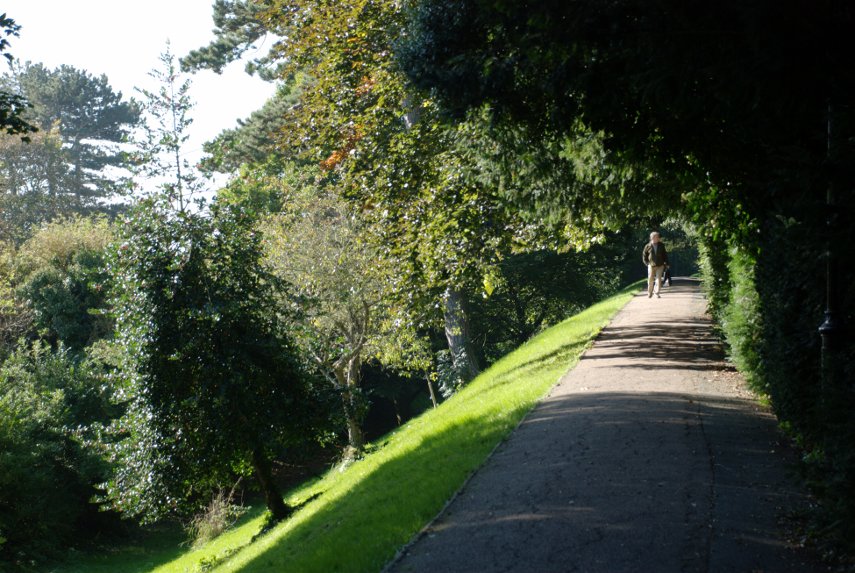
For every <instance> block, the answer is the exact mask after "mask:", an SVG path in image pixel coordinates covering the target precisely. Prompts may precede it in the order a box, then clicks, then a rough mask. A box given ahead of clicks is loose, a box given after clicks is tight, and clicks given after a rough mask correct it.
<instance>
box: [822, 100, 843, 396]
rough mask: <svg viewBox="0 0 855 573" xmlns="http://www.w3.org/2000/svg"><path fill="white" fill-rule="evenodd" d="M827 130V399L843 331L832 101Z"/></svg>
mask: <svg viewBox="0 0 855 573" xmlns="http://www.w3.org/2000/svg"><path fill="white" fill-rule="evenodd" d="M827 121H828V132H827V144H828V149H827V152H826V153H827V155H826V159H827V163H828V171H827V172H828V182H827V188H826V195H825V207H826V214H825V226H826V229H825V281H826V293H825V320H824V321H823V323H822V324H821V325H820V326H819V334H820V336H822V362H821V368H822V389H821V395H822V396H823V398H827V397H828V396H829V393H831V392H834V389H835V385H836V384H837V383H838V381H837V380H836V378H837V372H836V371H837V352H838V342H839V340H838V339H839V336H840V330H841V326H842V325H841V324H840V320H839V318H838V316H837V284H836V280H837V269H836V263H837V260H836V257H835V244H834V235H835V232H834V230H835V224H836V222H837V221H836V219H837V209H836V204H835V196H834V191H835V189H834V187H835V179H836V177H837V169H838V168H839V166H838V165H837V162H838V157H837V144H836V136H837V134H836V133H835V129H836V128H837V126H836V125H835V122H834V107H833V105H832V103H831V102H829V103H828V118H827Z"/></svg>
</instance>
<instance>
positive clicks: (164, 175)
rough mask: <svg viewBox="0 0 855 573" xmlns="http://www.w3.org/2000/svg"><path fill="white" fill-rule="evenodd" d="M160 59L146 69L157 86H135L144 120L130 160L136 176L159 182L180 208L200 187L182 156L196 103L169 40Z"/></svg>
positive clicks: (186, 203)
mask: <svg viewBox="0 0 855 573" xmlns="http://www.w3.org/2000/svg"><path fill="white" fill-rule="evenodd" d="M159 60H160V67H159V68H155V69H154V70H152V71H151V72H149V76H151V77H152V78H153V79H154V81H155V82H156V83H157V90H156V91H151V90H147V89H138V91H139V92H140V95H142V96H143V101H142V103H141V104H140V105H141V107H142V110H143V114H144V115H143V118H144V121H143V125H142V127H143V129H142V133H141V134H139V135H137V136H135V137H134V138H133V139H132V143H133V145H134V147H135V148H136V149H135V150H134V152H133V153H132V155H131V163H132V166H133V170H134V174H135V175H136V176H137V178H138V179H139V178H141V179H142V180H143V181H145V182H146V183H147V184H148V185H158V186H159V189H160V190H161V192H162V193H165V194H166V196H167V197H168V198H169V200H170V201H172V202H173V203H175V204H176V205H177V206H178V208H179V209H180V210H182V211H183V210H185V209H186V208H187V207H188V206H189V204H190V201H191V200H192V199H193V195H196V194H198V193H200V192H201V191H202V187H203V181H202V180H201V178H200V176H199V173H198V171H197V169H196V166H195V165H191V164H190V161H189V160H188V159H187V158H186V157H185V154H186V151H187V140H188V139H189V137H190V134H189V133H188V130H189V128H190V125H191V124H192V123H193V118H192V117H190V112H191V111H192V109H193V106H194V105H195V104H194V103H193V101H192V100H191V99H190V86H191V82H190V79H189V78H187V77H186V75H184V74H182V73H181V72H180V71H179V69H178V67H177V64H176V61H175V55H174V54H173V53H172V48H171V45H170V43H169V42H167V43H166V49H165V50H164V51H163V52H162V53H161V54H160V58H159ZM139 184H140V183H139V181H138V182H137V185H138V186H139ZM144 191H147V192H154V189H151V188H148V189H144Z"/></svg>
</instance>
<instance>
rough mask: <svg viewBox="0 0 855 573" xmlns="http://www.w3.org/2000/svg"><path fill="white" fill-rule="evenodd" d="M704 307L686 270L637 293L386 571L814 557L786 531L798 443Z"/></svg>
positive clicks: (769, 570)
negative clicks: (726, 351) (658, 288)
mask: <svg viewBox="0 0 855 573" xmlns="http://www.w3.org/2000/svg"><path fill="white" fill-rule="evenodd" d="M705 309H706V301H705V299H704V297H703V295H702V293H701V291H700V288H699V285H698V283H697V281H694V280H691V279H676V280H675V281H674V283H673V286H671V287H665V288H663V289H662V297H661V298H656V297H653V298H652V299H650V298H648V297H647V293H646V292H644V293H640V294H638V295H637V296H635V297H634V298H633V299H632V300H631V301H630V303H629V304H628V305H627V306H626V307H624V309H623V310H622V311H621V312H620V313H619V314H618V315H617V316H616V317H615V318H614V320H613V321H612V322H611V323H610V325H609V326H608V327H607V328H606V329H604V330H603V332H602V333H601V334H600V336H599V337H598V339H597V341H596V343H595V344H594V345H593V346H592V347H591V348H590V349H589V350H588V351H587V352H586V353H585V354H584V356H583V358H582V359H581V361H580V362H579V363H578V365H577V366H576V367H575V368H573V369H572V370H571V371H570V372H568V373H567V374H566V375H565V376H564V377H563V378H562V379H561V380H560V381H559V383H558V384H557V385H556V386H555V387H554V388H553V389H552V391H551V393H550V394H549V396H548V397H546V398H545V399H544V400H542V401H541V402H540V403H539V404H538V406H536V407H535V408H534V409H533V410H532V411H531V412H530V413H529V415H528V416H527V417H526V418H525V420H524V421H523V422H522V424H521V425H520V426H519V428H517V430H516V431H515V432H513V434H512V435H511V436H510V437H509V438H508V440H506V441H505V442H504V443H503V444H502V445H501V446H499V447H498V448H497V449H496V451H495V452H494V453H493V455H492V456H491V457H490V459H489V460H488V461H487V462H486V463H485V464H484V466H482V468H481V469H479V470H478V471H477V472H476V473H475V475H474V476H473V477H472V478H471V479H470V480H469V481H468V482H467V484H466V485H465V486H464V487H463V489H462V490H461V491H460V492H459V493H458V494H457V496H456V497H455V498H454V499H453V500H452V501H451V503H450V504H449V505H448V506H447V507H446V509H445V510H444V511H443V513H442V514H440V515H439V516H437V518H436V519H435V520H434V521H433V522H432V523H431V524H430V525H429V526H428V527H426V528H425V529H424V530H423V531H422V532H421V533H420V534H419V535H418V536H417V537H416V538H415V539H414V540H413V541H412V542H411V543H410V545H408V546H407V547H406V548H405V550H404V551H403V552H402V553H401V554H400V555H399V557H398V558H397V559H396V560H395V561H394V562H392V563H391V564H390V565H389V566H387V568H386V571H388V572H390V573H392V572H394V573H403V572H423V573H427V572H431V573H434V572H437V573H439V572H456V571H460V572H464V571H465V572H479V571H483V572H517V571H519V572H541V571H542V572H559V571H560V572H571V571H580V572H592V573H593V572H604V573H605V572H608V573H618V572H659V571H661V572H671V571H681V572H682V571H686V572H705V573H707V572H709V573H717V572H740V573H790V572H793V573H795V572H799V573H805V572H811V571H818V570H820V568H819V567H817V566H816V565H815V563H814V562H813V561H812V560H811V558H810V556H808V555H805V554H804V553H803V552H802V551H801V550H799V549H797V548H795V547H792V546H791V544H789V543H788V542H787V541H786V539H787V537H788V534H787V528H788V522H787V520H786V518H787V515H788V514H790V513H791V512H793V510H794V509H797V508H799V507H802V506H803V504H805V503H806V497H805V494H804V493H803V491H802V490H801V489H800V487H799V486H798V485H797V482H796V480H795V479H794V478H793V470H792V466H793V463H794V458H793V452H792V451H790V450H789V448H788V447H787V445H786V441H785V439H784V438H783V437H782V436H781V435H780V433H779V432H778V430H777V424H776V421H775V419H774V417H773V416H772V415H771V414H770V413H769V412H768V411H767V409H765V408H763V407H761V406H759V405H758V404H757V402H756V400H755V399H754V398H753V397H752V395H751V394H750V392H748V391H747V390H746V389H745V385H744V381H743V379H742V378H741V376H740V375H739V374H738V373H737V372H736V371H734V370H733V368H732V367H730V365H729V364H728V363H726V362H725V361H724V360H723V354H722V349H721V346H720V344H719V342H718V341H717V339H716V338H715V337H714V335H713V333H712V331H711V323H710V321H709V318H708V317H707V316H706V314H705ZM439 471H441V469H440V470H439Z"/></svg>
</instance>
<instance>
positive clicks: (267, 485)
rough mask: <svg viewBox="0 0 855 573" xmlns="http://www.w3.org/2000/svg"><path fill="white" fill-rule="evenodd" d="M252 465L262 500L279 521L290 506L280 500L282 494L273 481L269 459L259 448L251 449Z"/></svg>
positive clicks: (288, 511)
mask: <svg viewBox="0 0 855 573" xmlns="http://www.w3.org/2000/svg"><path fill="white" fill-rule="evenodd" d="M252 467H253V469H254V470H255V477H256V479H257V480H258V485H259V486H261V491H262V492H263V493H264V501H265V503H266V504H267V509H269V510H270V515H271V516H272V517H273V520H274V521H281V520H283V519H285V518H286V517H288V516H289V515H290V514H291V508H290V507H288V504H286V503H285V502H284V501H283V500H282V494H281V493H279V488H278V487H276V483H275V482H274V481H273V471H272V469H271V466H270V460H269V459H267V456H266V455H265V454H264V452H263V451H262V450H261V448H256V449H254V450H253V451H252Z"/></svg>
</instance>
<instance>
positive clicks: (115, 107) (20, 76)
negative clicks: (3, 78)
mask: <svg viewBox="0 0 855 573" xmlns="http://www.w3.org/2000/svg"><path fill="white" fill-rule="evenodd" d="M7 81H8V82H9V83H11V84H13V85H15V86H16V88H17V90H18V91H19V93H21V94H22V95H23V96H25V97H26V98H27V100H28V101H29V102H30V103H31V104H32V108H31V109H30V110H29V111H28V114H27V116H28V118H31V121H32V122H33V123H34V124H35V125H37V126H38V127H39V129H40V130H42V131H51V130H57V131H58V133H59V136H60V137H61V139H62V148H63V152H64V159H65V161H66V162H67V163H68V165H69V166H70V177H69V178H67V179H66V180H64V181H63V182H62V183H63V185H62V186H57V187H56V188H55V189H54V192H55V193H57V194H60V193H62V194H67V195H72V196H74V197H75V198H76V199H77V201H79V203H80V205H81V207H82V208H86V209H98V208H101V209H105V208H106V207H105V206H104V205H103V204H102V203H100V202H101V201H103V200H105V199H112V198H114V197H115V195H116V194H117V193H119V192H121V191H123V190H124V187H125V181H124V178H123V177H122V176H121V175H117V174H118V173H120V171H119V170H120V169H121V168H123V167H124V166H125V157H124V153H123V151H122V150H121V148H120V145H121V144H122V143H123V142H124V141H125V140H126V139H127V137H128V135H129V134H130V132H131V130H132V129H133V128H134V127H135V126H136V125H137V124H138V123H139V109H138V107H137V105H136V102H134V101H133V100H131V101H126V100H124V99H123V97H122V93H121V92H115V91H114V90H113V88H112V87H111V86H110V83H109V81H108V79H107V76H105V75H101V76H98V77H96V76H93V75H91V74H89V73H88V72H85V71H83V70H79V69H77V68H74V67H73V66H68V65H63V66H60V67H58V68H56V69H53V70H51V69H48V68H46V67H45V66H44V65H42V64H31V63H27V64H25V65H23V66H21V67H18V68H16V69H15V70H14V71H13V74H12V76H11V77H8V78H7Z"/></svg>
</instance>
